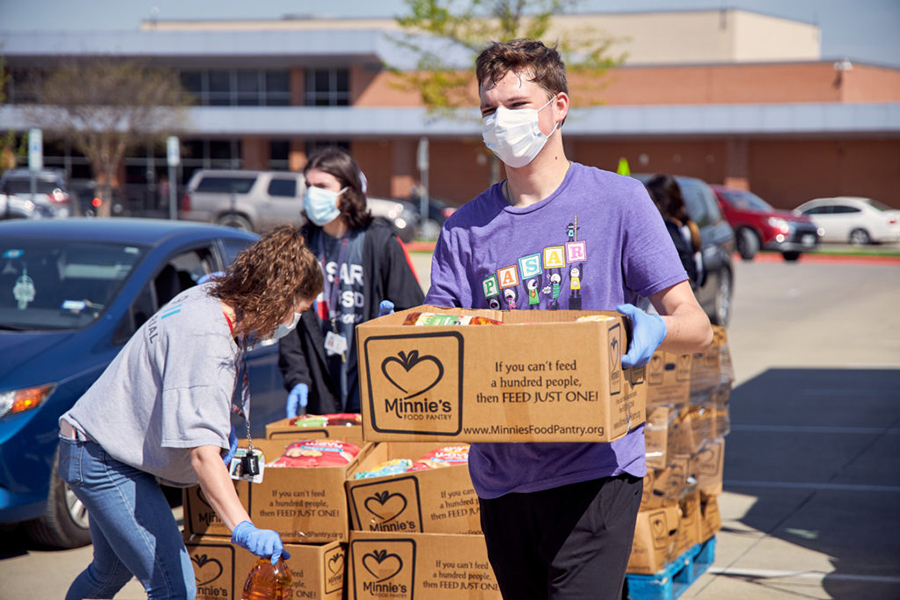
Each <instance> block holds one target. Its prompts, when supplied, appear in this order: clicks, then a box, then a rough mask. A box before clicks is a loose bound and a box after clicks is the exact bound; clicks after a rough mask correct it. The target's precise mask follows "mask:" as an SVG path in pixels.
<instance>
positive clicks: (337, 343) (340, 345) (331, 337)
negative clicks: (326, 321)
mask: <svg viewBox="0 0 900 600" xmlns="http://www.w3.org/2000/svg"><path fill="white" fill-rule="evenodd" d="M325 350H327V351H328V355H329V356H333V355H335V354H339V355H341V356H344V353H345V352H347V338H345V337H344V336H342V335H341V334H339V333H335V332H333V331H329V332H328V333H326V334H325Z"/></svg>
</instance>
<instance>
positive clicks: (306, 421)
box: [290, 413, 362, 428]
mask: <svg viewBox="0 0 900 600" xmlns="http://www.w3.org/2000/svg"><path fill="white" fill-rule="evenodd" d="M290 423H291V425H296V426H297V427H306V428H319V427H335V426H341V425H346V426H347V427H351V426H354V425H360V424H362V415H361V414H359V413H331V414H327V415H302V416H299V417H295V418H293V419H291V421H290Z"/></svg>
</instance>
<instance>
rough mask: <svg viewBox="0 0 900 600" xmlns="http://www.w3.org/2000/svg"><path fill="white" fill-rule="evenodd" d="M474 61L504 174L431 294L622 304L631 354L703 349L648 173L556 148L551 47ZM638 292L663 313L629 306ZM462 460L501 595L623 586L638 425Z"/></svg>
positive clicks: (637, 476)
mask: <svg viewBox="0 0 900 600" xmlns="http://www.w3.org/2000/svg"><path fill="white" fill-rule="evenodd" d="M476 75H477V77H478V84H479V94H480V97H481V113H482V117H483V136H484V141H485V143H486V144H487V146H488V148H490V149H491V150H492V151H493V152H494V153H495V154H496V155H497V156H498V157H499V158H500V159H501V160H502V161H503V162H504V163H505V164H506V174H507V179H506V180H505V181H503V182H501V183H499V184H496V185H494V186H492V187H491V188H489V189H488V190H487V191H485V192H484V193H482V194H481V195H480V196H478V197H477V198H475V199H474V200H472V201H471V202H469V203H468V204H466V205H465V206H463V207H462V208H461V209H460V210H458V211H457V212H456V213H455V214H454V215H453V217H451V218H450V220H448V221H447V223H446V224H445V225H444V228H443V230H442V232H441V236H440V239H439V240H438V243H437V247H436V248H435V254H434V258H433V262H432V271H431V288H430V290H429V292H428V295H427V297H426V298H425V302H426V303H427V304H434V305H439V306H458V307H465V308H494V309H499V308H502V309H510V310H512V309H526V310H528V309H551V310H553V309H576V310H613V309H617V310H619V312H621V313H623V314H625V315H628V317H629V318H630V319H631V322H632V324H633V331H632V340H631V346H630V348H629V350H628V352H627V353H626V354H625V355H623V356H622V365H623V366H624V367H626V368H627V367H633V366H642V365H644V364H646V363H647V362H648V361H649V360H650V357H651V356H652V354H653V352H654V351H655V350H656V349H657V348H661V349H663V350H666V351H669V352H675V353H679V354H683V353H693V352H698V351H702V350H703V349H704V348H705V347H706V346H707V345H708V344H709V342H710V339H711V337H712V331H711V329H710V325H709V320H708V319H707V317H706V315H705V314H704V313H703V311H702V309H701V308H700V306H699V305H698V304H697V302H696V300H695V299H694V296H693V294H692V292H691V288H690V285H689V284H688V281H687V275H686V273H685V271H684V268H683V267H682V266H681V262H680V261H679V259H678V255H677V253H676V251H675V248H674V246H673V245H672V241H671V238H670V237H669V235H668V234H667V233H666V229H665V226H664V225H663V221H662V219H661V218H660V217H659V213H658V211H657V210H656V208H655V207H654V206H653V203H652V202H651V200H650V198H649V196H648V194H647V192H646V190H645V189H644V187H643V185H641V183H640V182H638V181H637V180H635V179H631V178H627V177H620V176H618V175H615V174H613V173H609V172H606V171H601V170H599V169H595V168H591V167H586V166H584V165H580V164H578V163H573V162H570V161H569V160H568V159H567V158H566V156H565V152H564V149H563V142H562V134H561V132H559V131H557V130H558V129H559V128H560V127H561V126H562V123H563V122H564V121H565V118H566V115H567V114H568V110H569V96H568V86H567V84H566V72H565V66H564V65H563V62H562V60H561V59H560V56H559V54H558V53H557V51H556V50H555V49H552V48H547V47H546V46H544V45H543V44H542V43H540V42H535V41H530V40H515V41H512V42H509V43H506V44H499V43H494V44H492V45H491V46H490V47H488V48H487V49H486V50H485V51H484V52H482V53H481V55H480V56H479V57H478V60H477V63H476ZM641 296H643V297H646V298H649V299H650V301H651V302H652V303H653V305H654V306H655V307H656V309H657V311H658V312H659V314H660V315H662V316H661V317H660V316H656V315H648V314H646V313H644V312H643V311H641V310H639V309H637V308H636V307H635V306H634V303H635V302H636V301H637V299H638V297H641ZM534 343H535V344H540V340H535V341H534ZM469 469H470V472H471V476H472V482H473V484H474V486H475V490H476V491H477V493H478V496H479V500H480V506H481V518H482V528H483V529H484V533H485V539H486V541H487V547H488V555H489V557H490V560H491V565H492V566H493V569H494V572H495V573H496V575H497V579H498V582H499V584H500V589H501V591H502V592H503V595H504V597H505V598H510V599H518V598H552V599H554V600H559V599H562V598H601V599H606V598H618V597H619V595H620V594H621V589H622V583H623V580H624V577H625V568H626V565H627V563H628V556H629V553H630V549H631V542H632V538H633V535H634V525H635V519H636V515H637V512H638V507H639V505H640V500H641V487H642V485H641V478H642V477H643V476H644V475H645V474H646V465H645V462H644V431H643V426H641V427H638V428H636V429H635V430H633V431H631V432H630V433H629V434H627V435H626V436H624V437H623V438H620V439H618V440H616V441H614V442H612V443H608V444H606V443H589V444H582V443H566V444H549V443H545V444H534V443H516V444H473V445H472V448H471V454H470V458H469Z"/></svg>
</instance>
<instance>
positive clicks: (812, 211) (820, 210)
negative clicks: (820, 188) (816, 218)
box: [800, 206, 831, 215]
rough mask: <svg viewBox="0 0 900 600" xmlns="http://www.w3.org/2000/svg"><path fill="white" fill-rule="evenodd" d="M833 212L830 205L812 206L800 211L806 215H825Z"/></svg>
mask: <svg viewBox="0 0 900 600" xmlns="http://www.w3.org/2000/svg"><path fill="white" fill-rule="evenodd" d="M830 212H831V207H830V206H812V207H810V208H806V209H804V210H801V211H800V214H804V215H824V214H828V213H830Z"/></svg>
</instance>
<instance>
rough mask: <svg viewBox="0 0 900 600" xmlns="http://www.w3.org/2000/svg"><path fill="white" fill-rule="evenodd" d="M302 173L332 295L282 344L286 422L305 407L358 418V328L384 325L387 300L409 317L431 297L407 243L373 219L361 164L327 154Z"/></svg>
mask: <svg viewBox="0 0 900 600" xmlns="http://www.w3.org/2000/svg"><path fill="white" fill-rule="evenodd" d="M303 173H304V175H305V176H306V194H305V196H304V198H303V209H304V213H305V215H306V218H307V220H308V223H307V224H306V226H305V228H304V233H305V234H306V235H307V239H308V240H309V245H310V247H311V248H312V250H313V252H315V253H316V257H317V258H318V259H319V262H320V263H321V265H322V269H323V271H324V272H325V290H324V292H323V294H322V296H321V297H320V298H319V299H318V300H317V302H316V304H315V310H310V311H306V312H305V313H303V317H302V318H301V319H300V323H299V324H298V325H297V330H296V332H294V333H291V334H290V335H289V336H287V337H285V338H284V339H283V340H281V342H280V344H279V361H278V364H279V367H280V368H281V374H282V375H283V376H284V385H285V388H286V389H287V391H288V392H289V394H288V400H287V415H288V416H289V417H294V416H296V415H297V414H298V412H299V411H300V409H301V407H304V406H308V412H310V413H315V414H327V413H335V412H359V410H360V405H359V381H358V372H357V363H356V344H355V343H354V341H353V332H354V328H355V327H356V325H358V324H359V323H362V322H363V321H368V320H369V319H373V318H375V317H377V316H378V315H379V307H380V305H381V302H382V301H383V300H389V301H390V302H391V303H393V305H394V306H396V308H397V310H403V309H407V308H412V307H413V306H418V305H420V304H422V300H424V298H425V295H424V294H423V293H422V288H421V286H420V285H419V282H418V280H417V279H416V276H415V274H414V273H413V270H412V267H411V266H410V264H409V258H408V256H407V254H406V251H405V249H404V248H403V245H402V244H401V243H400V240H399V239H397V236H396V235H394V233H393V231H392V230H391V229H390V227H389V226H388V225H386V224H385V223H383V222H382V221H380V220H375V219H373V218H372V215H371V213H369V209H368V208H367V206H366V190H365V184H364V181H365V180H364V179H363V178H362V173H361V172H360V170H359V166H357V164H356V161H355V160H353V158H352V157H351V156H350V155H349V154H347V153H346V152H344V151H343V150H340V149H338V148H333V147H330V148H325V149H323V150H321V151H319V152H317V153H316V154H314V155H312V156H311V157H310V158H309V162H307V164H306V167H305V168H304V170H303Z"/></svg>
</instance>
